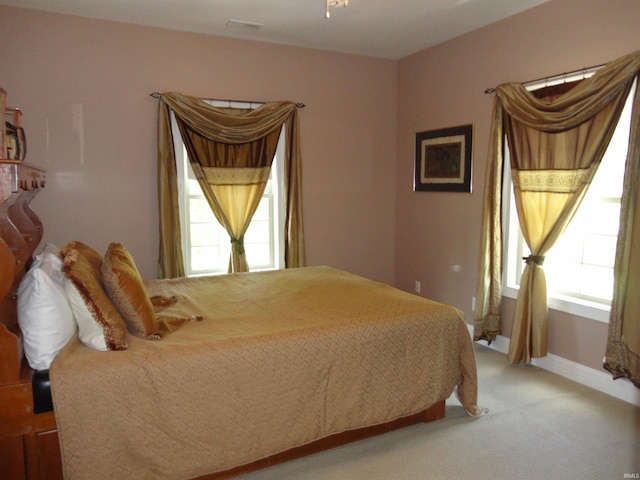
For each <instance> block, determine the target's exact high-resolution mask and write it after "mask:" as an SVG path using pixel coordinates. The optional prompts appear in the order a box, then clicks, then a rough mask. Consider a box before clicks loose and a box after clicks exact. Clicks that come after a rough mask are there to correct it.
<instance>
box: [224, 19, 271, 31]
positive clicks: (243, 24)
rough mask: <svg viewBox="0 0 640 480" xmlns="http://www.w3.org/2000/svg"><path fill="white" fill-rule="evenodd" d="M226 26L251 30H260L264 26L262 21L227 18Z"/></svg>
mask: <svg viewBox="0 0 640 480" xmlns="http://www.w3.org/2000/svg"><path fill="white" fill-rule="evenodd" d="M227 27H237V28H248V29H251V30H260V29H261V28H262V27H264V24H262V23H255V22H247V21H246V20H231V19H229V20H227Z"/></svg>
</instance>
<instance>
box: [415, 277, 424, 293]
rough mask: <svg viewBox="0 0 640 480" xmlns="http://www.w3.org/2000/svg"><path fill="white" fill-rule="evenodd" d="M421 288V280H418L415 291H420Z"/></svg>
mask: <svg viewBox="0 0 640 480" xmlns="http://www.w3.org/2000/svg"><path fill="white" fill-rule="evenodd" d="M420 290H422V284H421V283H420V281H419V280H416V285H415V291H416V293H420Z"/></svg>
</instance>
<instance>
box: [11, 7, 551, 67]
mask: <svg viewBox="0 0 640 480" xmlns="http://www.w3.org/2000/svg"><path fill="white" fill-rule="evenodd" d="M547 1H549V0H349V6H348V7H346V8H342V7H336V8H332V9H331V18H329V19H326V18H325V17H324V14H325V9H326V6H325V0H0V5H9V6H15V7H24V8H34V9H38V10H46V11H50V12H58V13H66V14H72V15H79V16H83V17H90V18H97V19H106V20H115V21H120V22H127V23H133V24H139V25H148V26H155V27H163V28H170V29H175V30H184V31H189V32H197V33H204V34H210V35H220V36H225V37H234V38H244V39H249V40H260V41H265V42H272V43H280V44H285V45H295V46H301V47H309V48H317V49H321V50H329V51H336V52H344V53H355V54H361V55H367V56H373V57H381V58H390V59H399V58H402V57H405V56H407V55H410V54H412V53H415V52H418V51H420V50H423V49H425V48H427V47H430V46H433V45H436V44H438V43H442V42H444V41H446V40H449V39H451V38H454V37H457V36H459V35H462V34H464V33H467V32H470V31H472V30H475V29H477V28H480V27H483V26H485V25H488V24H491V23H494V22H496V21H498V20H501V19H503V18H506V17H509V16H511V15H514V14H516V13H519V12H522V11H524V10H527V9H528V8H531V7H534V6H536V5H539V4H542V3H545V2H547ZM230 19H233V20H242V21H247V22H252V23H260V24H263V25H264V26H263V27H262V28H260V29H259V30H255V29H247V28H238V27H230V26H227V25H226V24H227V21H228V20H230Z"/></svg>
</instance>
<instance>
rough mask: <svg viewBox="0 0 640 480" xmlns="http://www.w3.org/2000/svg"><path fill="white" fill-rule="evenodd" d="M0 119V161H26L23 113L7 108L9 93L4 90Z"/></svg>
mask: <svg viewBox="0 0 640 480" xmlns="http://www.w3.org/2000/svg"><path fill="white" fill-rule="evenodd" d="M7 117H9V118H7ZM0 118H2V121H0V159H2V160H12V161H14V162H15V161H22V160H24V159H25V157H26V155H27V140H26V137H25V135H24V129H23V128H22V126H21V125H22V123H21V120H22V112H21V111H20V109H19V108H8V107H7V92H6V91H5V90H4V89H2V88H0ZM8 120H10V121H8Z"/></svg>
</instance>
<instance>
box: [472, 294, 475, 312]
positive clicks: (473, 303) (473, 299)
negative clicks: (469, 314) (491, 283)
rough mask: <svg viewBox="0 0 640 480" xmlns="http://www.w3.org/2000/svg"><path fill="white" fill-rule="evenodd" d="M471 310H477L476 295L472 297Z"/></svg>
mask: <svg viewBox="0 0 640 480" xmlns="http://www.w3.org/2000/svg"><path fill="white" fill-rule="evenodd" d="M471 310H473V311H474V312H475V311H476V297H471Z"/></svg>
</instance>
